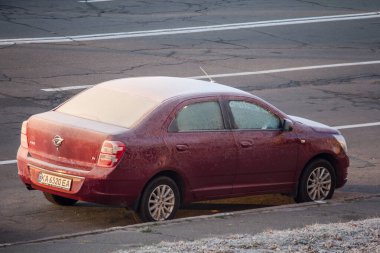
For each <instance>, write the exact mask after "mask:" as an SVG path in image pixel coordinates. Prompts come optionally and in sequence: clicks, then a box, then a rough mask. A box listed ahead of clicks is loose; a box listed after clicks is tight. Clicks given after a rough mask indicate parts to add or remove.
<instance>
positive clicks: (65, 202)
mask: <svg viewBox="0 0 380 253" xmlns="http://www.w3.org/2000/svg"><path fill="white" fill-rule="evenodd" d="M44 196H45V198H46V199H47V200H48V201H49V202H51V203H53V204H55V205H59V206H73V205H74V204H75V203H77V202H78V200H76V199H69V198H65V197H61V196H58V195H54V194H50V193H47V192H44Z"/></svg>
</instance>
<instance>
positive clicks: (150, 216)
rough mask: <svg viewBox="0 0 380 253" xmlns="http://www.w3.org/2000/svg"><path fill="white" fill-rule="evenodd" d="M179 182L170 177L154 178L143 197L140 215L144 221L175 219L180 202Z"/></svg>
mask: <svg viewBox="0 0 380 253" xmlns="http://www.w3.org/2000/svg"><path fill="white" fill-rule="evenodd" d="M179 196H180V195H179V190H178V186H177V184H176V183H175V182H174V180H173V179H171V178H169V177H157V178H155V179H153V180H152V181H151V182H149V184H148V185H147V187H146V188H145V190H144V193H143V195H142V197H141V202H140V208H139V216H140V218H141V220H142V221H144V222H146V221H160V220H169V219H173V218H174V215H175V214H176V212H177V210H178V207H179V203H180V197H179Z"/></svg>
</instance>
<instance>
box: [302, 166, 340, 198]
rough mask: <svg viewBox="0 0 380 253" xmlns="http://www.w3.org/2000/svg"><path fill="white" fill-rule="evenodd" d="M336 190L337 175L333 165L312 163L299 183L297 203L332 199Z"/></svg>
mask: <svg viewBox="0 0 380 253" xmlns="http://www.w3.org/2000/svg"><path fill="white" fill-rule="evenodd" d="M334 190H335V173H334V168H333V167H332V165H331V164H330V163H329V162H328V161H326V160H324V159H317V160H314V161H311V162H310V163H309V164H308V165H307V166H306V168H305V170H304V172H303V174H302V176H301V178H300V182H299V188H298V194H297V197H296V199H295V200H296V202H308V201H319V200H324V199H331V197H332V195H333V194H334Z"/></svg>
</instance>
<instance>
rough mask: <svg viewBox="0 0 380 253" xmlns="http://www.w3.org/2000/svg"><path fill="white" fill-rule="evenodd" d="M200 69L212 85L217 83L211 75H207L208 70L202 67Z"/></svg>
mask: <svg viewBox="0 0 380 253" xmlns="http://www.w3.org/2000/svg"><path fill="white" fill-rule="evenodd" d="M199 68H200V69H201V70H202V72H203V73H204V74H205V75H206V76H207V78H208V79H210V82H211V83H215V81H214V80H212V78H211V76H209V75H208V74H207V72H206V70H204V69H203V68H202V66H199Z"/></svg>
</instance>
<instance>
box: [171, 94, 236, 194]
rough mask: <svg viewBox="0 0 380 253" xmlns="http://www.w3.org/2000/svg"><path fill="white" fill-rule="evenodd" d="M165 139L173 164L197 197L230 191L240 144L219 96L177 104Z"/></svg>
mask: <svg viewBox="0 0 380 253" xmlns="http://www.w3.org/2000/svg"><path fill="white" fill-rule="evenodd" d="M165 141H166V144H167V146H168V147H169V149H170V150H171V154H172V157H171V159H172V162H171V163H172V166H173V167H175V168H176V169H178V170H180V171H181V173H182V174H183V175H184V177H185V178H186V179H187V184H188V185H187V186H188V189H189V191H190V193H191V194H192V195H193V197H194V198H195V199H203V198H210V197H216V196H224V195H228V194H231V192H232V183H233V179H234V176H235V174H236V170H237V147H236V143H235V140H234V137H233V134H232V132H231V131H230V130H229V129H226V126H225V119H224V116H223V113H222V110H221V107H220V103H219V101H218V99H217V98H215V97H213V98H206V99H193V100H189V101H186V102H185V103H183V104H181V105H180V106H178V108H177V109H176V113H175V118H174V119H173V120H172V122H171V124H170V126H169V130H168V133H167V136H166V137H165Z"/></svg>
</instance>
